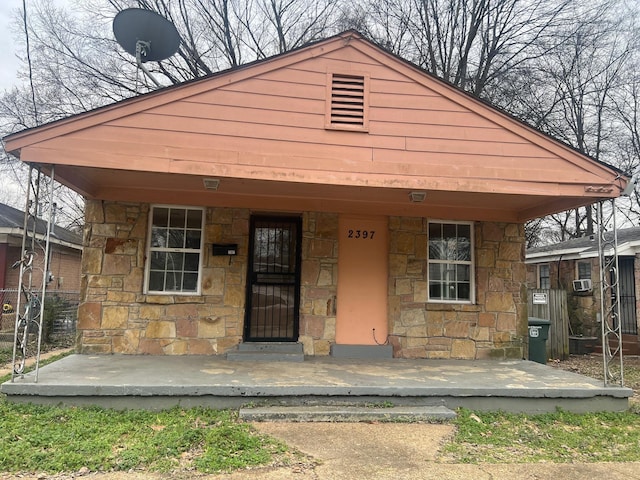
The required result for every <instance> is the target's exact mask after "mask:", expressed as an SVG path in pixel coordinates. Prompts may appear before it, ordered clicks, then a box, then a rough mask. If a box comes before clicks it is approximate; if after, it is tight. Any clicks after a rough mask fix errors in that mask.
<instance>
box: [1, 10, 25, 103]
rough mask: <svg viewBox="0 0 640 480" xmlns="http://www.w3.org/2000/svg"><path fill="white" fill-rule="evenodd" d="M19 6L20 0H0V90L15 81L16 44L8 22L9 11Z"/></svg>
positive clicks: (16, 63)
mask: <svg viewBox="0 0 640 480" xmlns="http://www.w3.org/2000/svg"><path fill="white" fill-rule="evenodd" d="M21 6H22V0H0V91H2V90H5V89H7V88H11V86H12V85H14V84H15V83H16V81H17V80H16V72H17V70H18V67H19V64H18V59H17V58H16V53H17V52H16V48H17V46H16V41H15V38H14V36H15V34H14V33H13V31H12V28H11V25H10V23H11V17H12V14H11V13H12V12H13V11H15V10H17V9H19V8H21Z"/></svg>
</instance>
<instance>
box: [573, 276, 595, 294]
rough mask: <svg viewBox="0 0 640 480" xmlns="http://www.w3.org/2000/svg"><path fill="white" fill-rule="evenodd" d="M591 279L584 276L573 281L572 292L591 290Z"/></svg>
mask: <svg viewBox="0 0 640 480" xmlns="http://www.w3.org/2000/svg"><path fill="white" fill-rule="evenodd" d="M592 289H593V288H592V286H591V280H589V279H587V278H584V279H582V280H574V281H573V291H574V292H590V291H591V290H592Z"/></svg>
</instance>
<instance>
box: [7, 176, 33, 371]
mask: <svg viewBox="0 0 640 480" xmlns="http://www.w3.org/2000/svg"><path fill="white" fill-rule="evenodd" d="M32 175H33V165H29V178H28V180H27V183H28V184H27V194H26V195H25V197H26V199H25V206H24V220H23V224H22V246H21V250H20V255H21V258H24V254H25V249H26V247H27V237H28V236H29V234H28V227H29V201H30V193H31V176H32ZM24 268H25V267H24V263H21V264H20V276H19V277H18V298H17V300H16V321H15V326H14V330H13V356H12V359H11V365H12V368H11V381H12V382H13V380H14V378H15V377H16V353H17V352H16V347H17V345H18V325H19V324H20V309H21V307H22V285H23V282H24V280H23V278H22V277H23V276H24Z"/></svg>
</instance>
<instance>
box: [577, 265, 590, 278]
mask: <svg viewBox="0 0 640 480" xmlns="http://www.w3.org/2000/svg"><path fill="white" fill-rule="evenodd" d="M576 268H577V270H578V280H591V262H578V263H577V267H576Z"/></svg>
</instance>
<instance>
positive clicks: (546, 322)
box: [529, 317, 551, 326]
mask: <svg viewBox="0 0 640 480" xmlns="http://www.w3.org/2000/svg"><path fill="white" fill-rule="evenodd" d="M529 325H540V326H542V325H551V320H547V319H546V318H538V317H529Z"/></svg>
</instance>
